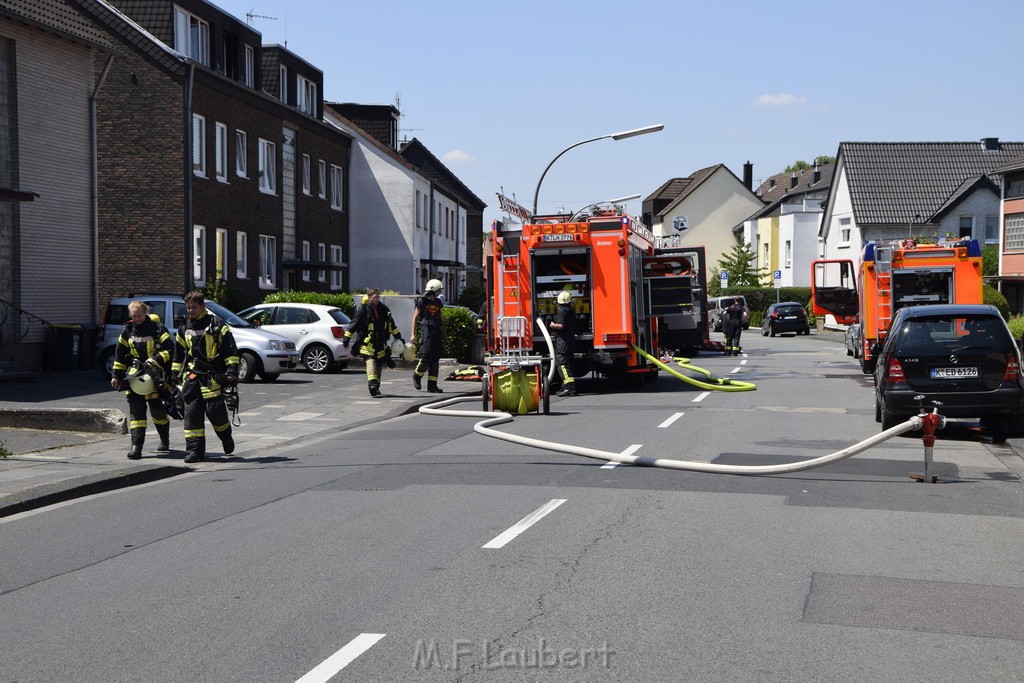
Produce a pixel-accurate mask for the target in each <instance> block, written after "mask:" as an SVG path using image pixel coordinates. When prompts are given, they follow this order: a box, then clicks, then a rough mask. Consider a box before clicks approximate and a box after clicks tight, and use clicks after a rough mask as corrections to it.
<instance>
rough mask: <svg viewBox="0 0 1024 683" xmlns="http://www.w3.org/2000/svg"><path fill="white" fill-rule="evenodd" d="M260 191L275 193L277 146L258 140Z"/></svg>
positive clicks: (267, 141)
mask: <svg viewBox="0 0 1024 683" xmlns="http://www.w3.org/2000/svg"><path fill="white" fill-rule="evenodd" d="M259 173H260V191H261V192H266V193H268V194H275V193H276V192H277V145H275V144H274V143H273V142H270V141H269V140H264V139H263V138H260V158H259Z"/></svg>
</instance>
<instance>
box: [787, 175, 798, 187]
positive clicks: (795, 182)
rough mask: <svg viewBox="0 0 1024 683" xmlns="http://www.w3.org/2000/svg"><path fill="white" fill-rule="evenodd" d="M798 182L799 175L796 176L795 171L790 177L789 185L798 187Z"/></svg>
mask: <svg viewBox="0 0 1024 683" xmlns="http://www.w3.org/2000/svg"><path fill="white" fill-rule="evenodd" d="M797 182H798V180H797V177H796V173H794V174H793V175H791V176H790V177H789V186H790V188H793V187H796V184H797Z"/></svg>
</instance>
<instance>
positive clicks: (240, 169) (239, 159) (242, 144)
mask: <svg viewBox="0 0 1024 683" xmlns="http://www.w3.org/2000/svg"><path fill="white" fill-rule="evenodd" d="M248 141H249V136H248V135H246V134H245V131H244V130H241V129H236V130H235V175H237V176H238V177H239V178H248V177H249V151H248V144H249V142H248Z"/></svg>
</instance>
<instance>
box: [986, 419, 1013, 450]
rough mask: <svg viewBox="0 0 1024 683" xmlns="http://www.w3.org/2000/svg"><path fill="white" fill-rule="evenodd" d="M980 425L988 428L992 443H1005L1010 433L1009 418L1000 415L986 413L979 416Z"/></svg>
mask: <svg viewBox="0 0 1024 683" xmlns="http://www.w3.org/2000/svg"><path fill="white" fill-rule="evenodd" d="M981 426H982V427H984V428H985V429H987V430H988V433H989V435H990V436H991V437H992V443H1005V442H1006V437H1008V436H1009V435H1010V434H1009V432H1010V422H1009V418H1006V417H1003V416H1002V415H987V416H985V417H983V418H981Z"/></svg>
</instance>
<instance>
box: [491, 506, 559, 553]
mask: <svg viewBox="0 0 1024 683" xmlns="http://www.w3.org/2000/svg"><path fill="white" fill-rule="evenodd" d="M565 501H566V499H565V498H553V499H551V500H549V501H548V502H547V503H545V504H544V505H542V506H541V507H540V508H538V509H537V510H535V511H534V512H531V513H530V514H528V515H526V516H525V517H523V518H522V519H521V520H519V521H518V522H516V523H515V524H513V525H512V526H511V527H509V528H508V529H507V530H505V531H503V532H501V533H500V534H498V535H497V536H495V537H494V539H493V540H491V541H488V542H487V543H486V544H484V546H483V547H484V548H503V547H504V546H505V544H506V543H508V542H509V541H511V540H512V539H513V538H515V537H516V536H518V535H519V534H521V533H523V532H524V531H526V530H527V529H529V528H530V527H531V526H533V525H534V524H536V523H537V522H539V521H540V520H541V519H543V518H544V517H545V516H546V515H547V514H548V513H549V512H551V511H552V510H554V509H555V508H557V507H558V506H559V505H561V504H562V503H564V502H565Z"/></svg>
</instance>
